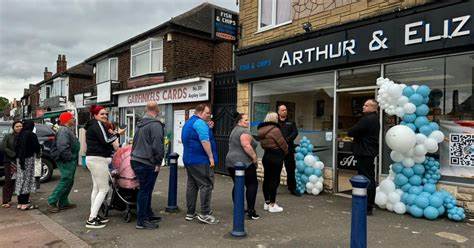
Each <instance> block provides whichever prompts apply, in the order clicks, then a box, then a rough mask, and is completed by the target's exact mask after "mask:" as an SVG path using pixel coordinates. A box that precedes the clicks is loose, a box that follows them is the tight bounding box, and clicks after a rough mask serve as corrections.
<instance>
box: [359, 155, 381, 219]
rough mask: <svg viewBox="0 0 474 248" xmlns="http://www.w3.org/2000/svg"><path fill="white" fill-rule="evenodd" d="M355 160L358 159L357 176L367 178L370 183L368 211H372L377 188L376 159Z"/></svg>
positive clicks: (363, 158) (362, 157)
mask: <svg viewBox="0 0 474 248" xmlns="http://www.w3.org/2000/svg"><path fill="white" fill-rule="evenodd" d="M355 159H357V164H356V166H357V174H359V175H363V176H365V177H367V179H369V181H370V184H369V186H368V187H367V210H369V211H370V210H372V208H373V207H374V204H375V203H374V202H375V188H376V187H377V185H376V182H375V164H374V159H375V157H368V156H355Z"/></svg>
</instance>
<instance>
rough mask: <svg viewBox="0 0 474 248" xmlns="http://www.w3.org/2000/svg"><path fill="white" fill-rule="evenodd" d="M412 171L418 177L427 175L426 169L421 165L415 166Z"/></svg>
mask: <svg viewBox="0 0 474 248" xmlns="http://www.w3.org/2000/svg"><path fill="white" fill-rule="evenodd" d="M412 169H413V172H414V173H415V174H416V175H418V176H421V175H423V174H424V173H425V167H424V166H423V165H421V164H415V165H414V166H413V167H412Z"/></svg>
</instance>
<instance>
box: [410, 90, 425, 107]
mask: <svg viewBox="0 0 474 248" xmlns="http://www.w3.org/2000/svg"><path fill="white" fill-rule="evenodd" d="M408 99H409V100H410V102H411V103H413V104H415V106H418V105H420V104H423V96H422V95H420V94H417V93H415V94H413V95H411V96H410V97H409V98H408Z"/></svg>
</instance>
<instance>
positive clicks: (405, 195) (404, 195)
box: [400, 194, 410, 204]
mask: <svg viewBox="0 0 474 248" xmlns="http://www.w3.org/2000/svg"><path fill="white" fill-rule="evenodd" d="M409 195H410V194H402V197H401V198H400V201H401V202H403V203H405V204H407V198H408V196H409Z"/></svg>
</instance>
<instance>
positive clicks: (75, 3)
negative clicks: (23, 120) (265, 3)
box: [0, 0, 238, 100]
mask: <svg viewBox="0 0 474 248" xmlns="http://www.w3.org/2000/svg"><path fill="white" fill-rule="evenodd" d="M203 2H205V1H204V0H36V1H35V0H21V1H19V0H0V96H4V97H7V98H8V99H10V100H12V99H13V98H14V97H16V98H17V99H18V98H21V96H22V95H23V88H25V87H27V86H28V85H29V84H30V83H37V82H39V81H41V80H42V79H43V71H44V67H48V69H49V71H52V72H53V74H54V73H56V59H57V57H58V54H66V59H67V63H68V68H69V67H72V66H74V65H76V64H78V63H80V62H82V61H84V60H85V59H86V58H88V57H90V56H91V55H94V54H96V53H98V52H100V51H103V50H105V49H107V48H109V47H111V46H113V45H115V44H117V43H120V42H122V41H124V40H126V39H128V38H130V37H133V36H135V35H137V34H140V33H142V32H144V31H146V30H148V29H150V28H153V27H155V26H158V25H159V24H161V23H163V22H165V21H167V20H169V19H170V18H171V17H173V16H176V15H179V14H181V13H183V12H186V11H187V10H190V9H192V8H193V7H195V6H197V5H199V4H201V3H203ZM207 2H210V3H213V4H216V5H219V6H222V7H226V8H228V9H231V10H234V11H238V7H237V6H236V5H235V2H236V1H235V0H209V1H207Z"/></svg>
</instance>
